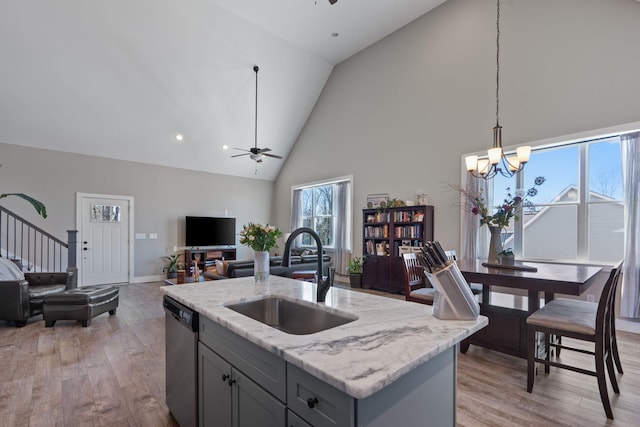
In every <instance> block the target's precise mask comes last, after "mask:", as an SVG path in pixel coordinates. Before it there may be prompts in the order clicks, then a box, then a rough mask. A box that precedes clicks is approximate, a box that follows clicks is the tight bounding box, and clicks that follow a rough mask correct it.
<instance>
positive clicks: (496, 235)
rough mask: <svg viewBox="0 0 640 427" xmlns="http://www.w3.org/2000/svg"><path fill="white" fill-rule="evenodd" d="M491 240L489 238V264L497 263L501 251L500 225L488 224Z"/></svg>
mask: <svg viewBox="0 0 640 427" xmlns="http://www.w3.org/2000/svg"><path fill="white" fill-rule="evenodd" d="M489 233H490V234H491V240H489V256H488V258H487V262H488V263H490V264H498V263H499V259H500V258H499V256H500V252H502V227H498V226H497V225H490V226H489Z"/></svg>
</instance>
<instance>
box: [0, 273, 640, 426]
mask: <svg viewBox="0 0 640 427" xmlns="http://www.w3.org/2000/svg"><path fill="white" fill-rule="evenodd" d="M161 285H162V283H160V282H158V283H145V284H135V285H125V286H121V287H120V306H119V307H118V311H117V314H116V315H115V316H111V317H110V316H108V315H107V314H103V315H100V316H98V317H96V318H94V319H93V322H92V324H91V326H90V327H88V328H82V327H81V326H80V325H79V324H77V323H74V322H62V321H58V322H57V323H56V325H55V327H53V328H45V327H44V322H43V321H42V320H41V317H40V316H38V317H34V318H33V319H31V320H30V321H29V323H28V324H27V326H26V327H24V328H15V327H13V326H12V325H10V324H8V323H7V322H1V321H0V425H2V426H20V427H23V426H83V427H84V426H150V427H156V426H176V425H177V424H176V423H175V421H174V420H173V418H172V417H171V415H170V414H169V411H168V409H167V407H166V405H165V403H164V351H165V350H164V312H163V309H162V303H161V301H162V296H161V293H160V291H159V287H160V286H161ZM619 341H620V342H619V346H620V351H621V358H622V363H623V367H624V369H625V373H624V375H619V376H618V381H619V384H620V388H621V393H620V395H613V393H612V392H611V395H612V396H613V397H612V406H613V413H614V416H615V417H616V420H615V421H613V422H612V421H608V420H607V419H606V417H605V415H604V411H603V410H602V405H601V403H600V398H599V394H598V388H597V385H596V380H595V378H593V377H588V376H585V375H581V374H577V373H573V372H569V371H564V370H559V369H553V368H552V371H551V374H550V375H545V374H544V373H542V374H540V375H538V377H537V379H536V384H535V386H534V389H533V393H532V394H529V393H527V391H526V372H525V367H526V362H525V361H524V360H521V359H518V358H515V357H511V356H506V355H502V354H500V353H496V352H492V351H489V350H485V349H481V348H478V347H474V346H471V348H470V349H469V352H468V353H467V354H464V355H460V357H459V362H458V413H457V417H458V426H474V427H476V426H550V425H553V426H625V427H626V426H640V336H638V335H635V334H629V333H619ZM565 354H566V359H565V360H569V357H570V352H564V353H563V358H564V357H565ZM576 358H581V359H583V360H584V361H585V364H586V365H588V366H590V365H589V363H591V362H590V361H591V359H588V358H586V357H585V356H575V355H571V359H574V360H575V359H576ZM541 371H542V369H541ZM425 425H428V421H425Z"/></svg>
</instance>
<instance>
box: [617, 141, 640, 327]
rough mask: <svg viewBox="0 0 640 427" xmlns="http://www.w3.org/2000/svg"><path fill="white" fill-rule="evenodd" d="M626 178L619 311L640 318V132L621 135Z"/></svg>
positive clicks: (624, 179) (624, 315)
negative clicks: (639, 192) (639, 193)
mask: <svg viewBox="0 0 640 427" xmlns="http://www.w3.org/2000/svg"><path fill="white" fill-rule="evenodd" d="M620 141H621V142H622V144H621V149H622V176H623V178H622V179H623V181H624V225H625V237H624V240H625V242H624V265H623V268H622V298H621V301H620V315H621V316H622V317H627V318H632V319H640V239H639V238H638V237H639V233H640V196H639V195H638V191H639V190H640V132H634V133H630V134H626V135H622V136H620Z"/></svg>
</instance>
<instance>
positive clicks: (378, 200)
mask: <svg viewBox="0 0 640 427" xmlns="http://www.w3.org/2000/svg"><path fill="white" fill-rule="evenodd" d="M388 203H389V194H388V193H379V194H368V195H367V208H369V209H376V208H386V207H387V205H388Z"/></svg>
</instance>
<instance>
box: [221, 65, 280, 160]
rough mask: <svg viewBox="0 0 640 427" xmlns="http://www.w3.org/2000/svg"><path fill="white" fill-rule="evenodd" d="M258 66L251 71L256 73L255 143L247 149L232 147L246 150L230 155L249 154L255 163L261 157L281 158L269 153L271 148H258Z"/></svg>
mask: <svg viewBox="0 0 640 427" xmlns="http://www.w3.org/2000/svg"><path fill="white" fill-rule="evenodd" d="M258 70H259V68H258V66H257V65H254V66H253V71H255V73H256V121H255V145H254V146H253V147H251V148H250V149H248V150H245V149H244V148H234V150H240V151H246V153H243V154H236V155H234V156H231V157H240V156H249V157H250V158H251V160H254V161H255V162H256V163H262V159H263V158H264V157H273V158H274V159H282V156H277V155H275V154H269V153H268V152H269V151H271V148H258Z"/></svg>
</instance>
